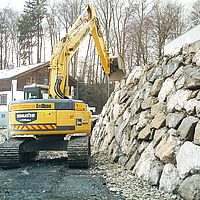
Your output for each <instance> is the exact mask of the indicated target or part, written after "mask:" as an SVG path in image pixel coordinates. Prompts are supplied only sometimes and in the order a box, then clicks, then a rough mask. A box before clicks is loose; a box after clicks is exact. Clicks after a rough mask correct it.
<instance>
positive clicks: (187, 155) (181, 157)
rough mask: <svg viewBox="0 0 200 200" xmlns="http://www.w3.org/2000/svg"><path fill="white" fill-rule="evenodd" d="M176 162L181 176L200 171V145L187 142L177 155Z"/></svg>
mask: <svg viewBox="0 0 200 200" xmlns="http://www.w3.org/2000/svg"><path fill="white" fill-rule="evenodd" d="M176 162H177V169H178V172H179V176H180V177H181V178H185V177H187V176H188V175H190V174H194V173H196V172H200V146H198V145H195V144H193V143H192V142H189V141H187V142H185V143H184V144H183V145H182V146H181V148H180V151H179V153H178V154H177V156H176Z"/></svg>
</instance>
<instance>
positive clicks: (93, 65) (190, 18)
mask: <svg viewBox="0 0 200 200" xmlns="http://www.w3.org/2000/svg"><path fill="white" fill-rule="evenodd" d="M90 2H91V1H90ZM87 3H88V0H59V1H57V2H54V1H50V0H27V1H25V4H24V9H23V11H22V12H19V11H16V10H14V9H11V8H4V9H0V20H1V24H0V69H6V68H8V67H9V65H12V64H13V63H14V64H15V66H16V67H20V66H21V65H29V64H33V63H40V62H43V61H46V60H47V55H46V52H47V51H48V52H52V49H53V46H54V45H55V44H56V43H57V42H59V41H60V40H61V38H62V37H63V36H64V35H65V34H66V33H67V32H68V30H69V28H70V27H71V26H72V25H73V23H74V22H75V20H76V18H77V17H78V16H79V15H80V14H81V13H82V11H83V9H84V8H85V5H86V4H87ZM92 3H93V4H94V6H95V8H96V10H97V14H98V16H99V21H100V25H101V29H102V32H103V36H104V40H105V42H106V46H107V49H108V51H109V52H110V53H111V54H113V55H115V54H120V55H121V56H122V57H123V58H124V62H125V66H126V69H127V72H130V71H131V70H132V68H133V67H134V66H135V65H142V64H146V63H148V62H149V61H150V60H152V59H154V58H160V57H162V56H163V54H164V45H165V44H166V43H167V42H169V41H170V40H173V39H174V38H176V37H177V36H179V35H181V34H182V33H184V32H185V31H187V30H188V29H190V28H192V27H194V26H195V25H197V24H199V23H200V0H196V1H195V2H194V3H193V5H191V8H190V9H189V10H187V8H185V7H184V6H183V5H182V4H180V3H178V1H173V0H168V1H165V0H93V2H92ZM48 44H50V48H49V45H48ZM47 48H48V49H47ZM70 75H71V76H72V77H74V78H76V79H78V80H79V81H80V82H85V83H87V84H90V85H92V84H96V85H99V84H104V86H102V87H104V88H106V87H105V84H106V81H107V78H106V76H105V75H104V72H103V70H102V67H101V63H100V59H99V56H98V54H97V50H96V47H95V45H94V42H93V39H92V38H91V37H89V39H88V43H87V48H86V50H85V51H84V53H83V51H81V50H80V49H79V50H78V51H77V52H76V54H75V55H74V56H73V58H72V59H71V61H70Z"/></svg>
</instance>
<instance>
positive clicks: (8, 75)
mask: <svg viewBox="0 0 200 200" xmlns="http://www.w3.org/2000/svg"><path fill="white" fill-rule="evenodd" d="M48 66H50V61H47V62H44V63H37V64H34V65H27V66H21V67H16V68H13V69H2V70H0V80H9V79H15V78H18V77H20V76H22V75H25V74H28V73H30V72H32V71H35V70H37V69H41V68H42V67H48ZM69 84H70V85H74V86H76V84H77V80H75V79H74V78H73V77H71V76H69Z"/></svg>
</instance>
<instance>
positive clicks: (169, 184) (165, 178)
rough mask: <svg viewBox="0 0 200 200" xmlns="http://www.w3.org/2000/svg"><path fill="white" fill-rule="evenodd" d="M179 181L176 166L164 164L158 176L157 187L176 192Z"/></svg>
mask: <svg viewBox="0 0 200 200" xmlns="http://www.w3.org/2000/svg"><path fill="white" fill-rule="evenodd" d="M180 183H181V179H180V177H179V174H178V170H177V169H176V167H175V166H174V165H173V164H171V163H168V164H166V165H165V166H164V168H163V172H162V175H161V178H160V185H159V189H163V190H165V191H166V192H173V193H176V192H177V190H178V188H179V185H180Z"/></svg>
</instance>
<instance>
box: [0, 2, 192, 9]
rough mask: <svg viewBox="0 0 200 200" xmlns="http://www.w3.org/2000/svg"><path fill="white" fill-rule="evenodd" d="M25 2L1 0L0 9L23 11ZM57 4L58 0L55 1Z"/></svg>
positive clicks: (188, 3)
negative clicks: (7, 8)
mask: <svg viewBox="0 0 200 200" xmlns="http://www.w3.org/2000/svg"><path fill="white" fill-rule="evenodd" d="M178 1H179V2H181V3H183V5H186V6H190V5H191V4H192V2H194V1H195V0H178ZM24 2H25V0H0V8H5V7H11V8H13V9H15V10H19V11H22V10H23V7H24ZM54 2H56V0H54Z"/></svg>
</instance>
